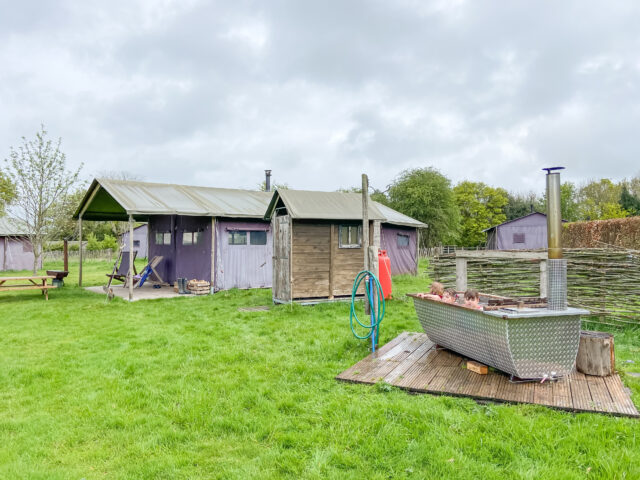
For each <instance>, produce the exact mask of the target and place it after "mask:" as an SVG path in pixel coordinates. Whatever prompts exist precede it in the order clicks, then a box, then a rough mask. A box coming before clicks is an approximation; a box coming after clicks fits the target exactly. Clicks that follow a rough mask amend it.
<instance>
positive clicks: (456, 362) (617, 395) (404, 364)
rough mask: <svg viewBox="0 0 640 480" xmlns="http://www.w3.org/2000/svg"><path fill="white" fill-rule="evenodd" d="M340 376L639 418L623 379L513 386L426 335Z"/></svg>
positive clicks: (402, 340) (402, 338)
mask: <svg viewBox="0 0 640 480" xmlns="http://www.w3.org/2000/svg"><path fill="white" fill-rule="evenodd" d="M336 378H337V379H338V380H343V381H347V382H356V383H367V384H374V383H377V382H380V381H384V382H387V383H389V384H391V385H394V386H396V387H399V388H403V389H405V390H409V391H412V392H419V393H433V394H447V395H455V396H463V397H471V398H475V399H481V400H492V401H498V402H513V403H534V404H537V405H544V406H547V407H551V408H558V409H562V410H568V411H572V412H598V413H608V414H611V415H619V416H627V417H640V414H638V410H637V409H636V407H635V405H634V404H633V402H632V401H631V398H630V397H629V394H628V393H627V392H626V391H625V388H624V386H623V384H622V381H621V380H620V377H619V376H618V375H611V376H608V377H592V376H590V375H584V374H582V373H578V372H574V373H572V374H571V375H570V376H569V377H567V378H563V379H560V380H558V381H556V382H545V383H542V384H541V383H539V382H527V383H512V382H510V381H509V376H508V375H506V374H504V373H502V372H497V371H492V370H489V373H488V374H487V375H478V374H476V373H473V372H471V371H469V370H467V369H466V368H465V359H464V358H463V357H461V356H459V355H457V354H455V353H453V352H450V351H449V350H444V349H439V348H438V349H436V348H435V345H434V344H433V343H432V342H431V341H429V339H428V338H427V336H426V335H425V334H424V333H410V332H404V333H402V334H400V335H399V336H398V337H396V338H395V339H393V340H391V341H390V342H389V343H387V344H386V345H384V346H382V347H380V348H379V349H378V351H377V352H376V353H375V354H371V355H369V356H368V357H366V358H365V359H363V360H361V361H359V362H358V363H356V364H355V365H354V366H353V367H351V368H349V369H347V370H345V371H344V372H342V373H341V374H340V375H338V376H337V377H336Z"/></svg>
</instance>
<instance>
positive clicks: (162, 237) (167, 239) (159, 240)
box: [155, 232, 171, 245]
mask: <svg viewBox="0 0 640 480" xmlns="http://www.w3.org/2000/svg"><path fill="white" fill-rule="evenodd" d="M155 243H156V245H171V232H156V242H155Z"/></svg>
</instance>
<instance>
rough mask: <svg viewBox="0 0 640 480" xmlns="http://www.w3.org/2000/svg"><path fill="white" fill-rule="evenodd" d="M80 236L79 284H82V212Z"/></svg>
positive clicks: (79, 218)
mask: <svg viewBox="0 0 640 480" xmlns="http://www.w3.org/2000/svg"><path fill="white" fill-rule="evenodd" d="M78 237H79V238H80V245H79V246H78V257H79V258H78V259H79V261H80V265H79V266H78V286H79V287H81V286H82V214H80V215H78Z"/></svg>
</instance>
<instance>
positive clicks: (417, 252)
mask: <svg viewBox="0 0 640 480" xmlns="http://www.w3.org/2000/svg"><path fill="white" fill-rule="evenodd" d="M419 265H420V229H419V228H416V271H415V274H414V275H418V268H419Z"/></svg>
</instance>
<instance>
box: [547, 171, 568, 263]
mask: <svg viewBox="0 0 640 480" xmlns="http://www.w3.org/2000/svg"><path fill="white" fill-rule="evenodd" d="M562 169H564V167H552V168H543V170H546V171H547V243H548V246H549V250H548V257H549V258H562V212H561V211H560V172H559V171H558V170H562Z"/></svg>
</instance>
